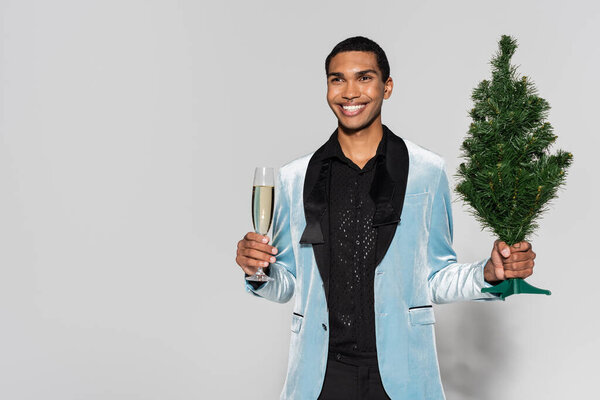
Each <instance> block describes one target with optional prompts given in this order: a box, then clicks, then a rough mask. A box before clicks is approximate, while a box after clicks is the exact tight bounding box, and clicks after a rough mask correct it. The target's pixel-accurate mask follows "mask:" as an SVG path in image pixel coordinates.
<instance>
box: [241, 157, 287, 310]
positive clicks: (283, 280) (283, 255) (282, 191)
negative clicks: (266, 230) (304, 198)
mask: <svg viewBox="0 0 600 400" xmlns="http://www.w3.org/2000/svg"><path fill="white" fill-rule="evenodd" d="M287 189H288V188H287V187H286V186H285V184H284V182H283V179H282V172H281V169H279V171H278V173H277V180H276V182H275V204H274V210H273V231H272V233H273V240H272V241H271V245H272V246H274V247H275V248H277V250H278V252H277V254H275V258H276V261H275V262H274V263H271V264H270V266H269V268H268V270H269V272H268V275H269V276H270V277H271V278H273V279H274V281H268V282H264V283H262V284H261V285H260V286H258V287H254V286H253V285H251V284H250V282H249V281H247V280H246V278H245V277H244V282H245V286H246V291H247V292H249V293H251V294H253V295H255V296H259V297H263V298H265V299H267V300H270V301H274V302H277V303H286V302H288V301H289V300H290V299H291V298H292V296H293V295H294V289H295V286H296V262H295V256H294V249H293V246H292V237H291V233H290V201H289V193H288V192H287Z"/></svg>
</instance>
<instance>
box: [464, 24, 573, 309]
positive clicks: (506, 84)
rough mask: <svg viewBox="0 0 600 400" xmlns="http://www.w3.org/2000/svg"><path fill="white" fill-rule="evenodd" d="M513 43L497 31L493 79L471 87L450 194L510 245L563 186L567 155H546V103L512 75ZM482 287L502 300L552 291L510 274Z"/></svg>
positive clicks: (527, 230)
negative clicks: (470, 104)
mask: <svg viewBox="0 0 600 400" xmlns="http://www.w3.org/2000/svg"><path fill="white" fill-rule="evenodd" d="M516 48H517V44H516V40H514V39H512V38H511V37H510V36H506V35H503V36H502V38H501V39H500V42H499V51H498V53H497V54H496V55H495V57H494V58H493V59H492V61H491V64H492V80H491V82H490V81H488V80H484V81H482V82H481V83H479V85H478V86H477V87H476V88H475V89H474V90H473V93H472V96H471V98H472V99H473V101H474V107H473V109H471V111H470V113H469V114H470V116H471V118H472V120H473V122H472V123H471V126H470V127H469V132H468V134H467V136H466V138H465V140H464V142H463V144H462V146H461V150H462V156H463V157H464V158H465V160H466V161H465V162H464V163H461V164H460V166H459V168H458V172H457V174H456V175H455V176H456V177H458V178H459V183H458V184H457V186H456V192H457V193H458V194H459V197H461V198H462V199H463V201H465V202H467V203H469V204H470V206H471V207H472V210H471V213H472V214H473V215H474V216H475V218H477V220H478V221H479V222H481V224H482V225H483V226H484V227H485V228H488V229H491V230H492V231H493V232H494V233H495V234H496V235H497V236H498V238H499V239H500V240H502V241H504V242H506V243H507V244H508V245H512V244H515V243H518V242H520V241H523V240H526V238H528V237H530V235H531V234H532V233H533V232H534V230H535V229H536V228H537V227H538V224H537V223H536V221H537V220H538V218H539V217H540V215H541V214H542V213H543V212H545V211H546V210H547V203H548V201H549V200H551V199H552V198H554V197H556V192H557V189H558V188H559V187H560V186H561V185H563V184H564V182H565V177H566V175H567V168H568V167H569V165H570V164H571V162H572V160H573V155H572V154H571V153H568V152H565V151H562V150H558V151H557V152H556V154H550V153H549V147H550V146H551V145H552V143H553V142H554V141H555V140H556V138H557V136H556V135H555V134H554V133H553V128H552V125H550V123H549V122H545V121H544V120H545V119H546V117H547V114H548V111H549V110H550V105H549V104H548V102H547V101H546V100H544V99H542V98H541V97H539V96H537V94H536V93H537V91H536V89H535V87H534V84H533V83H532V82H531V81H530V80H529V79H528V78H527V77H526V76H523V77H521V78H519V77H518V76H517V73H516V70H517V68H516V67H515V66H512V65H511V64H510V59H511V57H512V55H513V54H514V52H515V50H516ZM484 291H485V292H491V293H500V294H501V296H502V298H505V297H507V296H510V295H511V294H515V293H544V294H550V292H549V291H547V290H543V289H538V288H535V287H533V286H531V285H529V284H527V283H526V282H525V281H524V280H523V279H515V278H513V279H507V280H505V281H503V282H502V283H501V284H499V285H496V286H494V287H493V288H487V289H484Z"/></svg>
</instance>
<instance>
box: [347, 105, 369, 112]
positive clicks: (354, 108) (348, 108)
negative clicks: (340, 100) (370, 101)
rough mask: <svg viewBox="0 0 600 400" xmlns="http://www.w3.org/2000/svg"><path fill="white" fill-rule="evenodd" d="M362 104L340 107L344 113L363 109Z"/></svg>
mask: <svg viewBox="0 0 600 400" xmlns="http://www.w3.org/2000/svg"><path fill="white" fill-rule="evenodd" d="M364 106H365V105H364V104H359V105H356V106H342V108H343V109H344V110H346V111H356V110H358V109H361V108H364Z"/></svg>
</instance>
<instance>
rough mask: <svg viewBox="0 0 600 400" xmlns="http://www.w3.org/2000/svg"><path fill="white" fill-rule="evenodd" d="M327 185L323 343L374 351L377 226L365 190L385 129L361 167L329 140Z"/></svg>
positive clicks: (333, 347) (334, 347)
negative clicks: (327, 331) (327, 272)
mask: <svg viewBox="0 0 600 400" xmlns="http://www.w3.org/2000/svg"><path fill="white" fill-rule="evenodd" d="M333 143H334V147H335V148H334V149H333V151H334V159H333V160H332V161H333V162H332V164H331V176H330V189H329V208H330V217H329V243H330V246H329V250H330V258H329V259H330V283H329V326H330V329H331V331H330V336H329V349H330V351H332V352H340V353H345V354H353V353H362V354H364V355H367V354H368V355H371V356H376V344H375V313H374V304H373V303H374V292H373V280H374V275H375V266H376V265H375V263H376V258H375V255H376V254H375V250H376V243H377V229H376V228H373V214H374V213H375V203H374V201H373V199H372V198H371V196H370V194H369V190H370V188H371V183H372V181H373V177H374V174H375V167H376V161H377V158H378V157H385V145H386V133H385V132H384V134H383V138H382V140H381V141H380V143H379V146H378V148H377V151H376V154H375V156H374V157H373V158H371V159H370V160H369V161H368V162H367V163H366V164H365V165H364V167H363V168H362V169H361V168H359V167H358V166H357V165H356V164H355V163H354V162H353V161H352V160H350V159H349V158H347V157H346V156H345V155H344V153H343V151H342V149H341V146H340V144H339V141H337V140H335V141H334V142H333Z"/></svg>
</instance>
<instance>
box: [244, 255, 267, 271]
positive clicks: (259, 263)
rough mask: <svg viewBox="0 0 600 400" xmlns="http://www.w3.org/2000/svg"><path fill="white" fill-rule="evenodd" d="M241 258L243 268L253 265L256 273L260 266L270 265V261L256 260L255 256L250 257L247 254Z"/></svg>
mask: <svg viewBox="0 0 600 400" xmlns="http://www.w3.org/2000/svg"><path fill="white" fill-rule="evenodd" d="M239 258H240V266H241V267H242V269H244V268H249V267H252V268H254V270H253V272H252V273H254V272H255V271H256V269H257V268H258V267H262V268H264V267H268V266H269V263H268V262H266V261H260V260H255V259H254V258H249V257H246V256H239ZM244 270H245V269H244Z"/></svg>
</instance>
